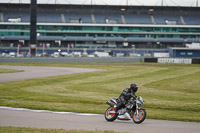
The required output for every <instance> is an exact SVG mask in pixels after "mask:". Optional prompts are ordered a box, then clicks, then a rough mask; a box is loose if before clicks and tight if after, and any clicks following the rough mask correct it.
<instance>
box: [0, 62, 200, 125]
mask: <svg viewBox="0 0 200 133" xmlns="http://www.w3.org/2000/svg"><path fill="white" fill-rule="evenodd" d="M7 65H29V66H59V67H84V68H99V69H104V71H98V72H90V73H80V74H72V75H62V76H55V77H47V78H41V79H29V80H24V81H16V82H7V83H0V106H12V107H23V108H31V109H43V110H56V111H70V112H84V113H100V114H103V113H104V112H105V110H106V108H107V107H108V105H106V104H105V102H106V101H107V100H109V99H110V97H118V96H119V95H120V93H121V92H122V90H123V89H125V88H127V87H129V84H130V83H137V84H138V85H139V91H138V93H137V95H141V96H142V97H143V99H144V100H145V104H144V106H143V107H144V108H145V109H146V110H147V118H151V119H164V120H180V121H197V122H200V111H199V110H200V65H177V64H145V63H69V64H67V63H51V64H39V63H32V64H25V63H24V64H15V63H10V64H7Z"/></svg>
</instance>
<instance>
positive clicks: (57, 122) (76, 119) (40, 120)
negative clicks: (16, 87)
mask: <svg viewBox="0 0 200 133" xmlns="http://www.w3.org/2000/svg"><path fill="white" fill-rule="evenodd" d="M0 118H1V119H0V126H15V127H32V128H50V129H51V128H52V129H66V130H73V129H75V130H89V131H96V130H102V131H105V130H112V131H117V132H131V133H199V131H200V123H197V122H178V121H164V120H148V119H147V120H145V121H144V122H143V123H142V124H134V123H133V122H132V120H129V121H120V120H116V121H114V122H107V121H106V120H105V119H104V116H102V115H90V114H85V115H84V114H73V113H72V114H70V113H69V114H66V113H64V112H61V113H60V114H56V113H53V112H40V111H38V112H37V111H35V112H31V111H22V110H9V109H0Z"/></svg>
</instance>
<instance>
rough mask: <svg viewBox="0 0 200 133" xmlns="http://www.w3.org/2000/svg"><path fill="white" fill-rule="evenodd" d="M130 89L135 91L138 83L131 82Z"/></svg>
mask: <svg viewBox="0 0 200 133" xmlns="http://www.w3.org/2000/svg"><path fill="white" fill-rule="evenodd" d="M130 89H131V90H133V92H137V90H138V85H137V84H135V83H133V84H131V85H130Z"/></svg>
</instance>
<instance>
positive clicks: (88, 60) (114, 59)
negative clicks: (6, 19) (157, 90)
mask: <svg viewBox="0 0 200 133" xmlns="http://www.w3.org/2000/svg"><path fill="white" fill-rule="evenodd" d="M93 62H102V63H103V62H142V58H138V57H135V58H130V57H105V58H99V57H94V58H92V57H91V58H90V57H80V58H79V57H68V58H0V63H93Z"/></svg>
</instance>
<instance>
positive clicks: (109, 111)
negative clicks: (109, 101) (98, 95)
mask: <svg viewBox="0 0 200 133" xmlns="http://www.w3.org/2000/svg"><path fill="white" fill-rule="evenodd" d="M117 116H118V114H116V113H115V111H114V108H113V107H109V108H108V109H107V110H106V112H105V119H106V120H107V121H110V122H111V121H114V120H116V119H117Z"/></svg>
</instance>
